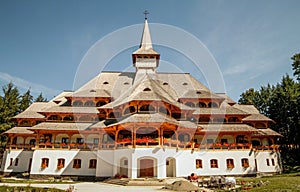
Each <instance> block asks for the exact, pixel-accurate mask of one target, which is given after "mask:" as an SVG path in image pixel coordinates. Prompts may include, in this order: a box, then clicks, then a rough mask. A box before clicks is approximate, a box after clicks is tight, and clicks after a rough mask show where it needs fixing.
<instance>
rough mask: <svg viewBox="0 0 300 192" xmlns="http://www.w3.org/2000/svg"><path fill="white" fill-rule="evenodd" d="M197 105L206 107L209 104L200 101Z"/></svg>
mask: <svg viewBox="0 0 300 192" xmlns="http://www.w3.org/2000/svg"><path fill="white" fill-rule="evenodd" d="M197 107H200V108H205V107H207V106H206V104H205V103H204V102H199V103H198V104H197Z"/></svg>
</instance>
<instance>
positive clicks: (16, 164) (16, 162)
mask: <svg viewBox="0 0 300 192" xmlns="http://www.w3.org/2000/svg"><path fill="white" fill-rule="evenodd" d="M18 164H19V158H16V159H15V166H18Z"/></svg>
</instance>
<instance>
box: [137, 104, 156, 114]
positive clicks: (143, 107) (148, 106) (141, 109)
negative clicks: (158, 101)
mask: <svg viewBox="0 0 300 192" xmlns="http://www.w3.org/2000/svg"><path fill="white" fill-rule="evenodd" d="M140 111H145V112H146V111H152V112H153V111H155V108H154V107H153V106H152V105H148V104H147V105H142V106H141V107H140Z"/></svg>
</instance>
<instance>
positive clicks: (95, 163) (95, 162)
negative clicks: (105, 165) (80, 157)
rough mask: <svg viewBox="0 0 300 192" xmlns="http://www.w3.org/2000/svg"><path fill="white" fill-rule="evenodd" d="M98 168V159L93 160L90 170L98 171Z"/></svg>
mask: <svg viewBox="0 0 300 192" xmlns="http://www.w3.org/2000/svg"><path fill="white" fill-rule="evenodd" d="M96 166H97V159H91V160H90V165H89V168H90V169H96Z"/></svg>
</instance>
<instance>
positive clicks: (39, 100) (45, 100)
mask: <svg viewBox="0 0 300 192" xmlns="http://www.w3.org/2000/svg"><path fill="white" fill-rule="evenodd" d="M47 101H48V100H47V98H44V96H43V94H42V93H40V94H39V96H38V97H37V98H36V99H35V100H34V102H47Z"/></svg>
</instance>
